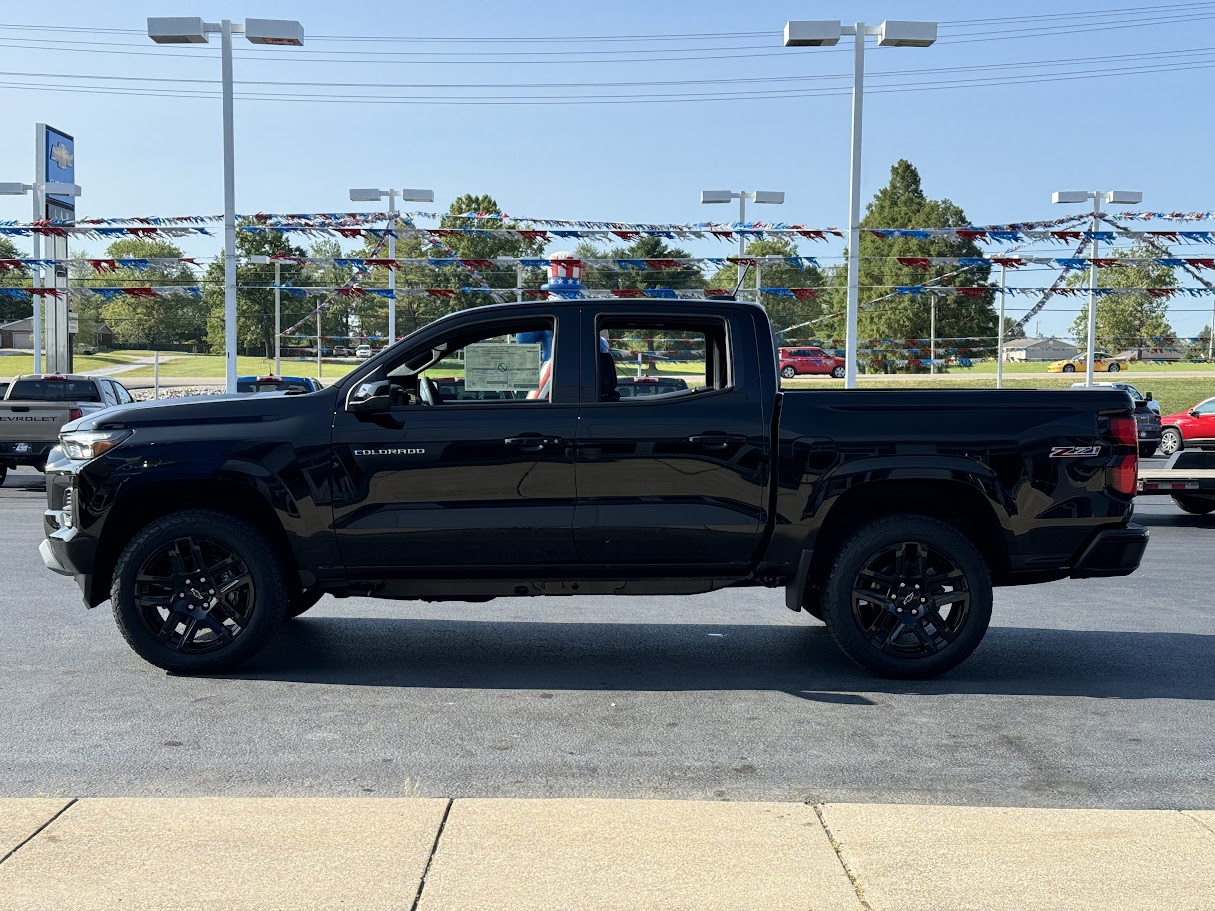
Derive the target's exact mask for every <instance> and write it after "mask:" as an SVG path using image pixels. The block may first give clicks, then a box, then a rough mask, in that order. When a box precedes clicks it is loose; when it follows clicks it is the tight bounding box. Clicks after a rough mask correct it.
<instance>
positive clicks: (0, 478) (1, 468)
mask: <svg viewBox="0 0 1215 911" xmlns="http://www.w3.org/2000/svg"><path fill="white" fill-rule="evenodd" d="M7 477H8V466H7V465H0V486H3V485H4V479H5V478H7Z"/></svg>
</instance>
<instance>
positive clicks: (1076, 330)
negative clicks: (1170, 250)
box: [1067, 247, 1177, 354]
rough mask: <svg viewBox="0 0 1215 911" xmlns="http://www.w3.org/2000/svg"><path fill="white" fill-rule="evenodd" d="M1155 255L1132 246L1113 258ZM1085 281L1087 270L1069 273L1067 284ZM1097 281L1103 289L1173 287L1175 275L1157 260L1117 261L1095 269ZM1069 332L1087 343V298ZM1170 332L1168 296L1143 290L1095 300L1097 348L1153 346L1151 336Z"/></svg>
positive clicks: (1086, 281) (1140, 257)
mask: <svg viewBox="0 0 1215 911" xmlns="http://www.w3.org/2000/svg"><path fill="white" fill-rule="evenodd" d="M1158 255H1159V254H1158V253H1156V252H1155V251H1153V250H1151V249H1149V248H1146V247H1131V248H1129V249H1127V250H1125V251H1121V252H1119V253H1118V254H1117V255H1116V258H1118V259H1147V260H1150V259H1152V258H1153V257H1155V256H1158ZM1087 284H1088V272H1087V270H1086V271H1084V272H1075V273H1074V274H1072V275H1069V276H1068V280H1067V285H1068V287H1072V288H1080V287H1084V286H1087ZM1097 284H1098V286H1099V287H1102V288H1174V287H1176V286H1177V276H1176V275H1175V274H1174V272H1173V270H1172V269H1171V268H1170V267H1169V266H1162V265H1160V264H1159V263H1153V262H1148V263H1142V264H1141V263H1119V264H1118V265H1116V266H1108V267H1105V268H1102V269H1098V270H1097ZM1071 332H1072V335H1073V336H1074V337H1075V339H1076V340H1077V341H1078V342H1079V343H1080V347H1081V348H1085V347H1086V346H1087V345H1088V301H1087V299H1086V300H1085V301H1084V304H1083V305H1082V306H1081V307H1080V312H1079V313H1077V314H1076V319H1075V321H1074V322H1073V323H1072V329H1071ZM1171 335H1173V327H1172V326H1171V325H1169V302H1168V299H1167V298H1164V297H1153V296H1152V295H1151V294H1149V293H1148V292H1146V291H1128V292H1124V293H1121V294H1112V295H1110V296H1108V297H1101V298H1098V299H1097V347H1099V348H1101V347H1105V348H1108V349H1110V351H1109V353H1110V354H1113V353H1115V352H1116V351H1122V350H1124V349H1126V348H1140V347H1153V346H1154V343H1153V342H1151V341H1150V340H1151V339H1152V338H1161V337H1167V336H1171Z"/></svg>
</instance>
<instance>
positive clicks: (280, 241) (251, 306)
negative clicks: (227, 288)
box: [203, 220, 319, 352]
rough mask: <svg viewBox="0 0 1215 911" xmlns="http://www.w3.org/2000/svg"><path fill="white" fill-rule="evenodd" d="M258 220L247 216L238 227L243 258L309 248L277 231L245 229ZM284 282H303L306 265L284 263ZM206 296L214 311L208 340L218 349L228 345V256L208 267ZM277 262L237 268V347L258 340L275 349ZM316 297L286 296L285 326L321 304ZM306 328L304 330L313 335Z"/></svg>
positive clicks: (299, 253)
mask: <svg viewBox="0 0 1215 911" xmlns="http://www.w3.org/2000/svg"><path fill="white" fill-rule="evenodd" d="M249 224H252V222H251V221H245V220H242V221H241V222H240V223H239V224H238V225H237V230H236V252H237V255H238V256H239V257H240V258H241V259H247V258H248V257H250V256H255V255H261V256H272V255H275V254H285V255H288V256H303V255H304V251H303V250H302V249H301V248H300V247H297V246H296V245H295V244H292V243H290V242H289V241H288V240H287V239H286V237H285V236H284V235H282V234H279V233H278V232H275V231H242V230H241V228H242V227H244V226H246V225H249ZM279 268H280V271H281V275H282V281H283V284H284V285H285V284H287V283H288V282H290V283H292V284H298V283H299V279H300V277H301V272H302V270H301V269H300V267H299V266H297V265H296V264H295V263H289V262H284V263H281V264H280V267H279ZM205 281H206V287H205V290H204V292H203V299H204V301H205V302H206V307H207V311H208V313H209V316H208V318H207V340H208V342H209V343H210V345H211V348H212V350H213V351H217V352H222V351H223V350H224V258H223V254H221V255H220V256H219V257H218V258H217V259H216V260H215V261H214V262H212V263H211V265H210V266H208V267H207V271H206V276H205ZM273 284H274V265H273V264H266V265H255V264H253V263H247V264H244V265H240V264H238V265H237V268H236V285H237V292H236V329H237V335H236V338H237V346H238V347H240V346H249V345H258V346H260V347H262V348H263V350H265V351H266V352H269V351H271V350H273V348H274V289H273V288H272V287H270V286H272V285H273ZM318 302H319V301H318V300H317V299H316V298H306V299H305V298H300V297H297V296H294V295H289V294H283V295H282V325H283V328H284V329H287V328H288V327H290V326H291V325H292V324H293V323H295V322H296V321H298V320H300V319H302V318H303V317H305V316H307V315H308V314H309V313H311V312H312V310H314V309H315V307H316V304H317V303H318ZM310 331H315V329H312V330H309V329H305V328H302V327H301V332H302V334H310Z"/></svg>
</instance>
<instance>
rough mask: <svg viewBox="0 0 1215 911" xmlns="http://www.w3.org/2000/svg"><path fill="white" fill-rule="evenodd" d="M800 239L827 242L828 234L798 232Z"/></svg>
mask: <svg viewBox="0 0 1215 911" xmlns="http://www.w3.org/2000/svg"><path fill="white" fill-rule="evenodd" d="M797 234H798V236H799V237H804V238H806V239H807V240H826V239H827V234H826V232H825V231H802V230H799V231H798V232H797Z"/></svg>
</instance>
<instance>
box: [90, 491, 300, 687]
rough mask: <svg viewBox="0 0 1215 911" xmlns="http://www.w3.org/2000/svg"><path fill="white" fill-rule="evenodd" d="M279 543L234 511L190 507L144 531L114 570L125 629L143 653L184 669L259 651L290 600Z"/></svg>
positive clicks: (224, 663) (213, 668) (217, 666)
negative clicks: (278, 555)
mask: <svg viewBox="0 0 1215 911" xmlns="http://www.w3.org/2000/svg"><path fill="white" fill-rule="evenodd" d="M287 600H288V599H287V592H286V587H285V584H284V582H283V574H282V570H281V567H280V566H279V562H278V560H277V558H276V557H275V553H274V549H273V548H272V547H271V545H270V543H269V542H268V541H267V540H266V539H265V536H264V535H262V534H261V533H260V532H259V531H258V530H257V529H255V528H254V527H253V526H252V525H250V524H249V523H247V522H245V521H244V520H242V519H239V518H237V517H236V516H232V515H227V514H225V513H221V512H217V511H212V510H201V509H200V510H188V511H183V512H178V513H173V514H170V515H168V516H164V517H163V518H160V519H157V520H156V521H154V522H152V523H151V524H150V525H148V526H147V527H146V528H145V529H144V530H143V531H141V532H140V533H139V534H137V535H136V536H135V537H134V538H133V539H132V540H131V541H130V542H129V543H128V544H127V546H126V548H125V549H124V550H123V552H122V554H121V555H120V556H119V558H118V563H117V565H116V566H115V568H114V577H113V585H112V590H111V601H112V602H113V608H114V617H115V619H116V620H117V622H118V626H119V629H120V630H121V631H122V634H123V636H124V637H125V638H126V640H127V642H128V643H129V644H130V646H131V647H132V648H133V649H134V650H135V651H136V652H137V653H138V654H139V655H140V656H141V657H143V658H144V659H145V660H146V661H149V662H150V663H152V664H154V665H156V666H157V667H161V668H164V669H165V670H168V671H174V672H178V673H214V672H217V671H222V670H227V669H228V668H230V667H233V666H235V665H236V664H239V663H240V662H241V661H244V660H245V659H247V658H249V657H251V656H252V655H253V654H254V653H255V652H257V651H258V650H260V649H261V648H262V647H263V646H264V645H265V644H266V643H267V642H268V641H269V638H270V635H271V634H272V633H273V631H274V630H275V629H276V628H277V627H278V625H279V624H280V623H281V622H282V619H283V616H284V613H285V610H286V607H287Z"/></svg>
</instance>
